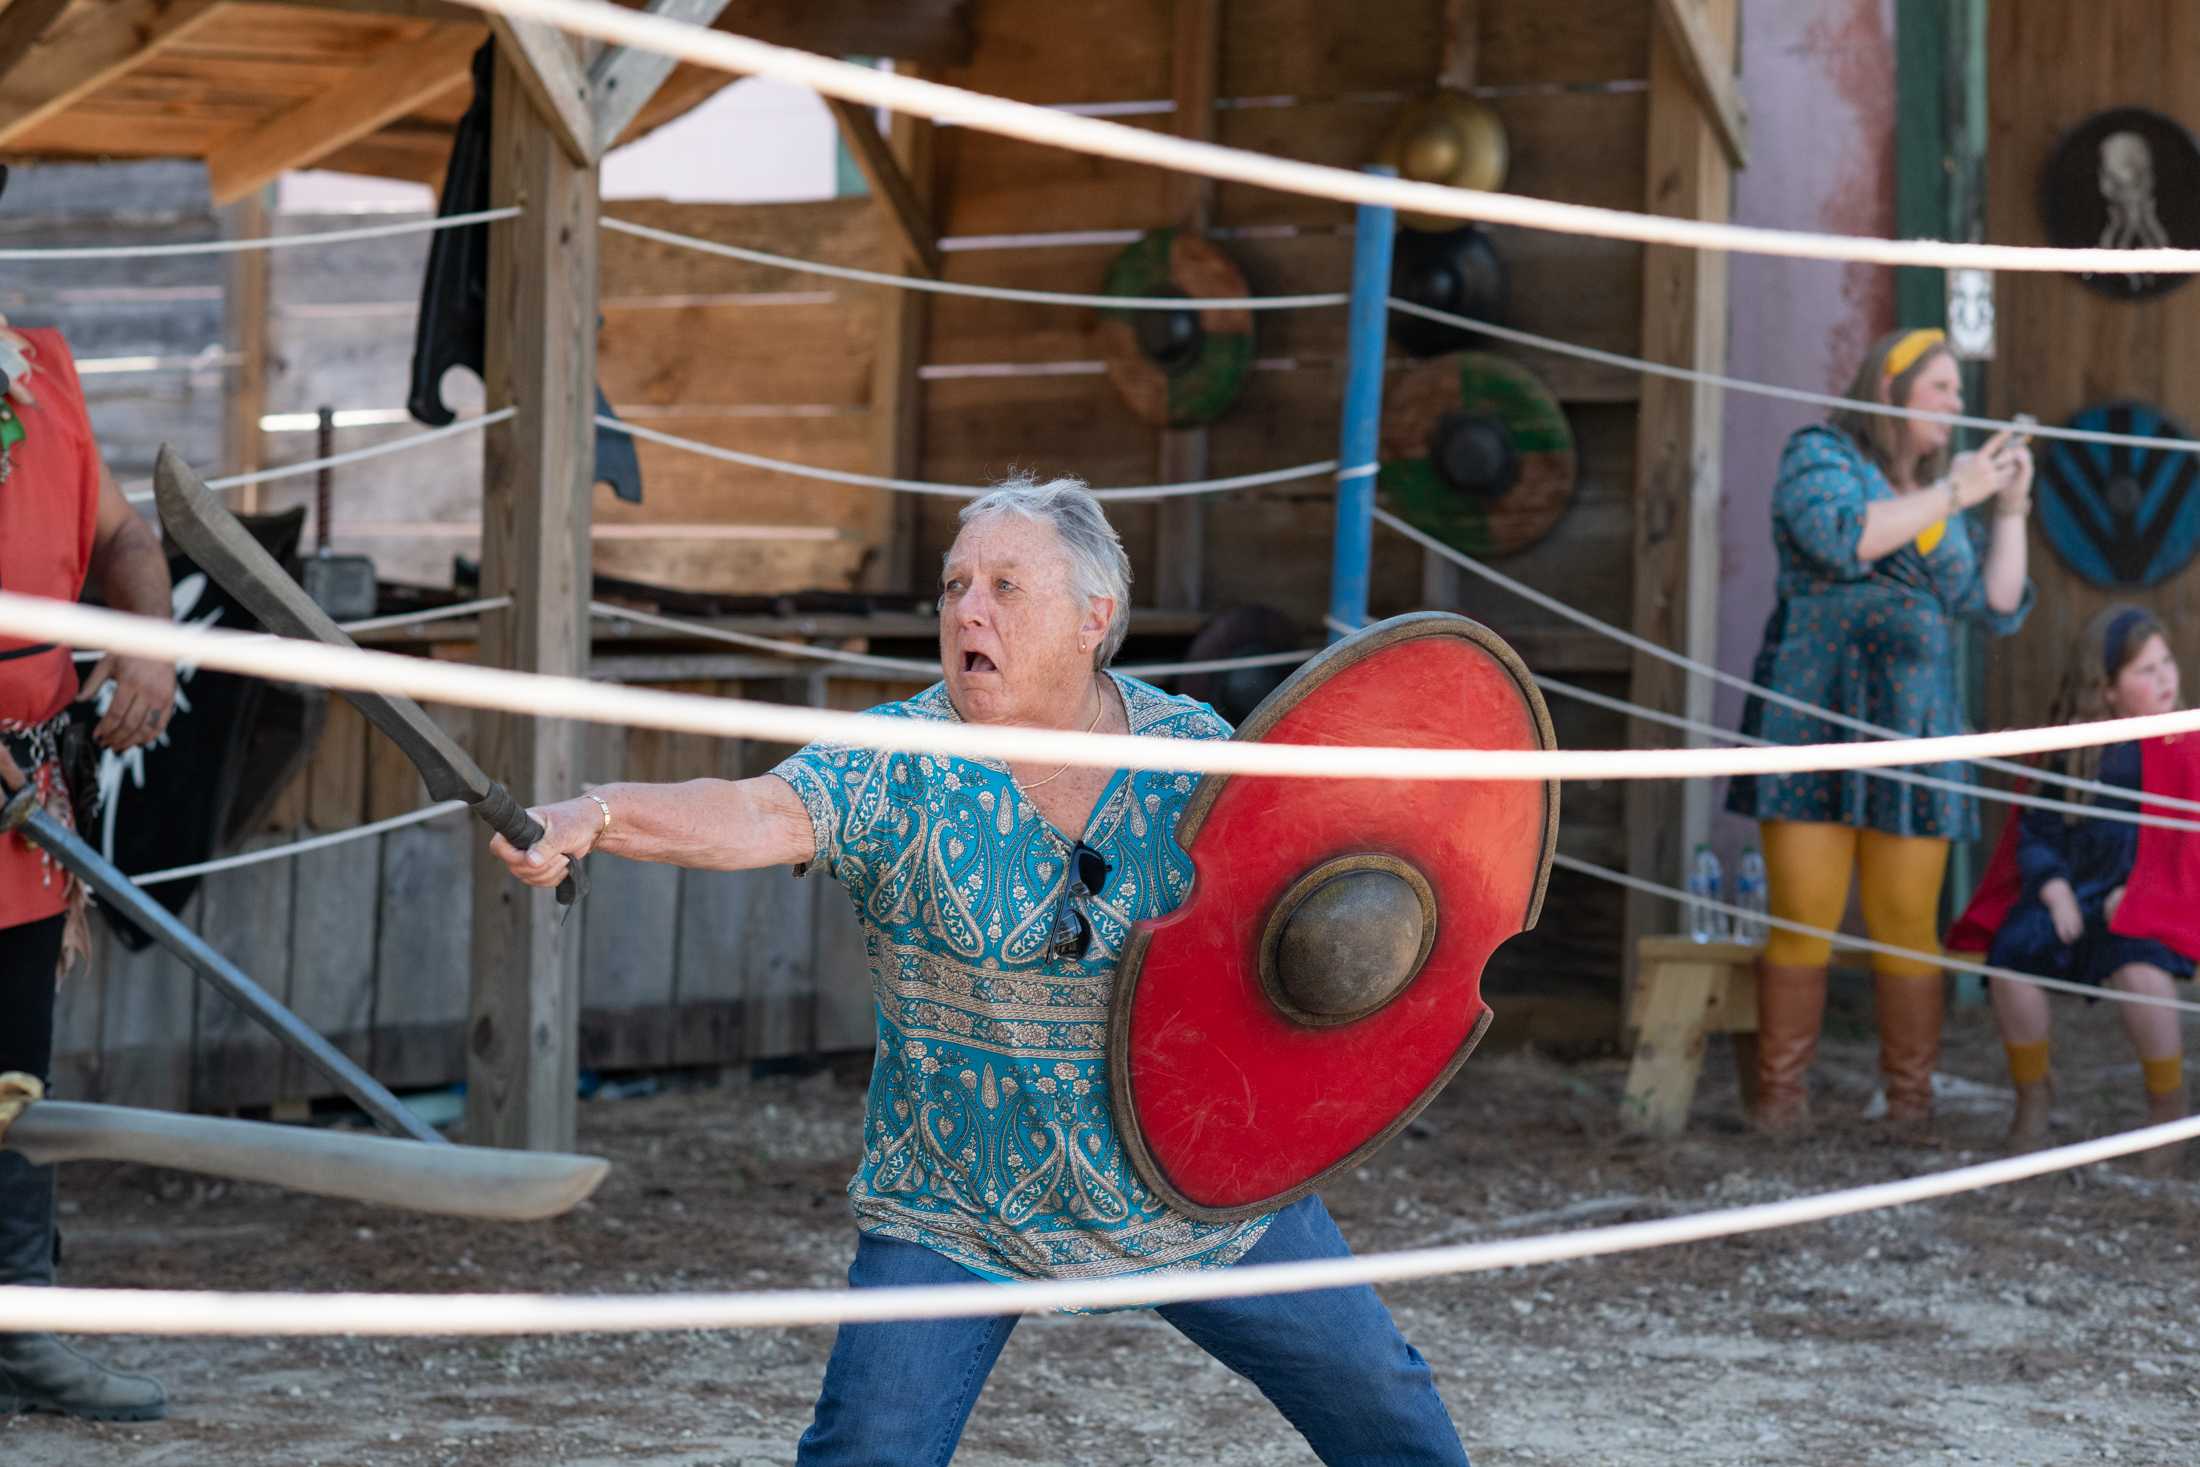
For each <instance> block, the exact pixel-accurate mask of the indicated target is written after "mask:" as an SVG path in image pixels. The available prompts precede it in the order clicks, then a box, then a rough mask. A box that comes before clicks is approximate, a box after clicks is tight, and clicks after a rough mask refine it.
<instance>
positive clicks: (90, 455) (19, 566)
mask: <svg viewBox="0 0 2200 1467" xmlns="http://www.w3.org/2000/svg"><path fill="white" fill-rule="evenodd" d="M22 335H23V336H25V337H27V338H28V339H29V340H30V343H31V345H32V347H33V348H35V351H36V355H34V356H33V357H32V358H31V375H30V378H29V384H28V385H29V387H30V390H31V392H32V393H33V394H34V395H35V396H36V397H37V398H38V405H37V406H36V407H32V408H25V407H22V406H21V405H20V404H17V405H15V411H16V413H17V414H18V416H19V417H20V418H21V419H22V423H23V441H22V442H20V443H17V444H16V445H15V446H14V447H13V448H12V449H11V450H10V452H9V458H10V462H11V464H12V465H13V467H12V468H11V469H10V471H9V474H8V479H7V482H6V483H4V484H0V589H5V590H8V591H13V592H17V593H20V594H24V595H31V596H50V597H53V598H54V599H55V600H59V601H74V600H76V599H77V597H78V596H79V595H80V594H82V592H83V589H84V578H85V576H86V575H88V574H89V573H90V571H91V566H92V541H93V535H94V533H95V527H96V526H97V524H98V520H99V480H100V464H99V450H98V449H97V447H96V446H95V445H94V443H93V440H92V424H91V419H90V418H89V416H87V414H86V413H85V409H84V389H83V387H82V386H81V385H80V384H79V383H78V381H77V376H76V363H75V361H74V360H72V359H71V357H70V356H69V348H68V344H67V343H66V342H64V341H63V340H62V338H61V333H60V332H58V331H52V330H30V331H24V332H23V333H22ZM32 647H33V644H31V643H27V642H25V641H24V640H23V639H22V638H20V637H9V636H4V635H0V724H15V725H25V726H28V725H33V724H38V723H43V722H45V721H46V720H47V719H49V718H51V717H53V716H54V715H55V714H56V713H59V712H60V711H61V710H62V709H63V708H65V707H67V706H68V705H69V702H70V700H71V699H73V698H75V697H76V690H77V677H76V668H75V665H74V663H73V662H72V661H71V660H70V657H69V649H68V648H66V647H46V648H44V649H43V650H30V649H31V648H32ZM66 902H67V883H66V882H65V881H63V880H62V876H61V873H60V872H58V871H55V870H54V869H53V868H52V867H51V866H49V865H48V864H47V862H46V861H45V859H44V858H43V856H42V855H41V854H40V853H39V852H38V851H37V850H36V849H34V848H33V847H32V846H31V845H30V843H29V842H28V841H26V840H24V839H23V838H22V837H21V836H9V837H6V838H4V839H0V927H13V926H16V925H18V924H20V923H24V922H36V921H39V920H41V919H43V918H46V917H51V916H53V915H55V914H56V913H58V912H60V911H61V910H62V909H63V907H64V906H65V905H66Z"/></svg>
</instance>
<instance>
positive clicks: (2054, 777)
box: [1346, 508, 2200, 812]
mask: <svg viewBox="0 0 2200 1467" xmlns="http://www.w3.org/2000/svg"><path fill="white" fill-rule="evenodd" d="M1374 517H1375V519H1376V521H1377V522H1378V523H1380V524H1384V525H1387V526H1389V527H1390V528H1391V529H1393V530H1396V531H1397V532H1398V533H1399V534H1401V535H1403V536H1405V537H1406V538H1407V539H1409V540H1411V541H1413V542H1414V543H1415V544H1417V545H1419V546H1421V548H1423V549H1424V550H1428V551H1430V552H1432V553H1434V554H1436V555H1440V556H1442V557H1443V558H1445V559H1446V560H1449V561H1451V562H1452V563H1453V564H1455V565H1457V566H1460V567H1461V568H1462V569H1465V570H1468V571H1472V572H1473V573H1474V574H1475V575H1478V576H1480V577H1481V578H1482V579H1484V580H1486V581H1488V582H1490V583H1491V584H1492V585H1495V586H1500V587H1502V588H1503V589H1505V590H1507V591H1510V592H1512V593H1513V594H1514V595H1516V596H1518V597H1520V598H1521V599H1523V600H1525V601H1528V602H1530V603H1531V604H1533V605H1536V606H1540V607H1542V608H1543V609H1544V610H1546V611H1548V612H1551V613H1552V614H1553V615H1556V616H1560V617H1563V618H1565V619H1566V620H1568V621H1570V622H1572V623H1574V624H1575V625H1576V626H1580V627H1586V628H1588V629H1589V630H1590V631H1593V632H1597V633H1599V634H1600V635H1603V636H1606V637H1609V638H1611V639H1612V640H1613V641H1615V642H1618V643H1620V644H1621V645H1622V646H1625V647H1629V648H1631V649H1633V650H1634V651H1637V652H1640V653H1642V654H1643V655H1644V656H1646V657H1654V658H1656V659H1657V660H1658V661H1660V662H1663V663H1666V664H1667V665H1668V666H1672V667H1678V668H1680V669H1682V670H1683V671H1685V672H1688V673H1690V674H1692V675H1693V676H1696V677H1705V678H1709V679H1711V680H1712V681H1713V682H1716V683H1719V684H1721V685H1723V686H1725V687H1730V688H1736V689H1739V690H1740V691H1742V692H1745V693H1752V694H1755V695H1756V696H1757V697H1760V698H1762V699H1764V700H1765V701H1766V702H1768V703H1777V704H1779V705H1780V706H1781V707H1783V708H1791V709H1794V710H1795V711H1796V712H1798V713H1807V714H1809V715H1811V716H1812V717H1814V718H1818V719H1822V720H1824V721H1825V722H1827V723H1830V724H1833V725H1834V726H1835V727H1837V728H1846V729H1850V730H1852V731H1854V732H1857V733H1864V734H1869V735H1871V736H1872V737H1873V738H1875V739H1886V740H1893V741H1899V740H1902V739H1903V737H1904V736H1903V735H1901V734H1898V733H1896V732H1895V731H1894V730H1893V729H1890V728H1885V727H1882V726H1880V725H1879V724H1876V723H1866V722H1865V721H1864V720H1862V719H1858V718H1851V717H1849V716H1848V715H1847V714H1845V713H1836V712H1834V711H1833V710H1832V709H1830V708H1821V707H1819V706H1818V705H1817V704H1815V703H1810V702H1806V701H1804V700H1803V699H1801V698H1795V697H1790V696H1789V695H1788V694H1786V693H1782V692H1779V691H1777V690H1776V689H1773V688H1767V687H1764V686H1762V685H1761V684H1758V683H1753V682H1751V681H1750V680H1749V679H1748V678H1745V677H1737V676H1736V675H1735V674H1733V673H1730V672H1727V671H1726V670H1724V669H1723V668H1717V667H1713V666H1711V665H1710V664H1708V663H1703V662H1698V661H1696V659H1694V658H1693V657H1688V656H1685V655H1683V654H1681V653H1679V652H1675V651H1673V650H1671V649H1670V648H1667V647H1662V646H1660V645H1658V644H1657V643H1656V642H1653V641H1651V640H1650V639H1649V638H1647V637H1642V636H1638V635H1636V634H1635V633H1633V632H1630V631H1628V630H1627V629H1626V628H1624V627H1618V626H1614V625H1613V624H1612V623H1610V622H1608V621H1605V620H1604V619H1603V618H1602V617H1598V616H1592V615H1591V614H1589V613H1588V612H1586V611H1582V610H1580V609H1579V608H1577V607H1574V606H1571V605H1569V604H1568V603H1566V602H1564V601H1561V600H1559V599H1558V598H1557V597H1555V596H1552V595H1549V594H1547V593H1545V592H1542V591H1538V590H1537V589H1536V588H1535V587H1533V586H1530V585H1528V584H1527V583H1525V582H1523V581H1517V580H1515V579H1513V578H1512V577H1511V576H1508V575H1506V574H1505V573H1504V572H1503V571H1500V570H1496V569H1494V568H1492V567H1490V566H1487V565H1484V564H1483V563H1482V562H1481V561H1479V560H1476V559H1475V558H1474V557H1472V556H1470V555H1466V554H1463V553H1461V552H1460V551H1457V550H1454V549H1452V547H1450V546H1449V545H1446V544H1444V543H1443V542H1442V541H1441V540H1438V539H1436V538H1435V537H1434V536H1431V535H1427V534H1424V533H1422V532H1421V531H1420V530H1417V529H1415V528H1414V527H1413V526H1412V525H1409V524H1407V523H1406V522H1405V521H1404V520H1402V519H1399V518H1398V517H1397V516H1396V515H1394V514H1392V513H1390V512H1389V511H1388V510H1385V509H1381V508H1378V509H1376V510H1375V511H1374ZM1346 630H1347V631H1349V630H1350V629H1349V628H1347V629H1346ZM2156 716H2158V717H2174V716H2176V715H2173V714H2163V715H2156ZM2070 726H2071V727H2075V726H2076V725H2070ZM2166 731H2167V730H2165V732H2166ZM1976 737H1982V736H1981V735H1973V734H1958V735H1953V736H1950V737H1949V738H1948V740H1947V741H1946V742H1940V741H1936V740H1929V739H1925V740H1915V741H1913V742H1915V743H1917V744H1920V745H1924V744H1931V745H1933V746H1934V747H1936V748H1940V749H1947V750H1950V751H1951V752H1948V753H1943V754H1940V755H1938V756H1937V757H1934V758H1923V759H1914V760H1888V761H1886V762H1887V763H1888V764H1897V763H1915V764H1932V763H1971V764H1979V765H1982V766H1984V767H1985V768H1988V769H1992V770H1995V771H1998V772H2000V773H2003V774H2008V775H2012V776H2014V777H2016V778H2018V779H2023V780H2029V781H2032V782H2034V783H2038V784H2051V785H2058V786H2060V787H2062V788H2064V789H2074V790H2083V791H2085V792H2086V793H2088V794H2098V795H2109V796H2112V797H2114V798H2116V799H2119V800H2129V799H2133V798H2134V797H2135V796H2136V798H2137V800H2138V801H2139V803H2142V804H2147V805H2156V806H2159V807H2161V808H2163V809H2166V810H2186V811H2193V812H2200V800H2183V799H2175V798H2172V797H2171V796H2168V795H2150V794H2146V793H2145V792H2143V791H2133V790H2128V789H2124V788H2121V787H2120V786H2117V785H2112V784H2103V783H2102V782H2101V781H2099V780H2097V779H2079V778H2077V777H2076V776H2073V775H2068V774H2062V773H2060V772H2058V771H2056V770H2052V769H2041V768H2035V767H2033V766H2031V765H2027V764H2012V763H2010V762H2009V761H2007V760H2006V759H2002V758H1999V757H1993V756H1982V755H1976V754H1972V753H1969V752H1963V753H1956V752H1952V751H1953V750H1956V749H1958V748H1961V749H1963V750H1966V751H1968V750H1970V749H1972V748H1974V747H1976V748H1984V747H1985V746H1984V745H1970V744H1965V743H1963V742H1962V740H1965V739H1970V738H1976ZM2130 737H2132V738H2147V737H2153V735H2149V734H2138V733H2134V734H2131V735H2130ZM2103 742H2109V743H2116V742H2121V740H2120V739H2107V740H2103ZM1764 747H1768V748H1770V747H1787V748H1802V747H1805V746H1804V745H1800V744H1794V745H1780V746H1774V745H1766V746H1764ZM1818 747H1819V748H1822V749H1831V748H1839V747H1843V746H1841V745H1835V744H1821V745H1818ZM2050 747H2053V748H2066V749H2067V748H2079V747H2083V745H2080V744H2058V745H2052V746H2051V745H2045V744H2043V745H2040V746H2039V749H2035V750H2031V751H2029V752H2040V751H2042V750H2045V749H2048V748H2050ZM1819 767H1820V768H1822V769H1829V770H1830V769H1836V768H1841V769H1847V768H1861V767H1864V766H1861V765H1855V766H1852V765H1847V764H1834V763H1827V764H1824V765H1822V766H1819ZM1798 772H1800V771H1798ZM1974 793H1977V792H1974ZM2089 808H2090V807H2089Z"/></svg>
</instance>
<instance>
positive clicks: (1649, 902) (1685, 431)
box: [1623, 0, 1737, 963]
mask: <svg viewBox="0 0 2200 1467" xmlns="http://www.w3.org/2000/svg"><path fill="white" fill-rule="evenodd" d="M1736 14H1737V4H1736V0H1711V3H1709V4H1707V5H1706V6H1705V7H1704V10H1703V21H1704V24H1705V26H1706V27H1707V28H1708V31H1709V34H1710V35H1712V36H1713V37H1715V38H1716V43H1717V50H1718V55H1719V57H1720V58H1721V64H1722V65H1723V66H1724V67H1725V68H1726V69H1727V70H1728V71H1731V70H1732V69H1733V60H1732V58H1733V55H1734V46H1735V36H1736ZM1648 134H1649V137H1648V145H1647V158H1646V168H1647V175H1648V200H1647V203H1648V207H1649V210H1650V212H1651V213H1653V214H1666V215H1673V216H1676V217H1679V218H1684V219H1712V220H1724V219H1725V218H1727V217H1728V214H1729V212H1730V210H1729V205H1730V201H1731V197H1732V192H1733V170H1732V168H1731V166H1730V165H1729V163H1728V161H1727V153H1726V148H1725V144H1724V143H1723V142H1722V138H1721V132H1720V129H1719V127H1718V125H1717V123H1716V122H1715V121H1714V119H1713V118H1711V117H1710V116H1708V115H1706V111H1705V109H1704V107H1703V105H1702V104H1701V102H1700V101H1699V99H1698V96H1697V93H1696V91H1695V90H1694V89H1693V88H1692V87H1691V85H1690V80H1689V71H1688V68H1687V67H1686V65H1685V64H1684V62H1683V60H1682V58H1681V57H1680V56H1679V55H1678V53H1677V48H1676V45H1675V42H1674V39H1673V37H1672V36H1671V35H1670V34H1669V33H1668V31H1667V30H1666V29H1665V28H1663V27H1654V28H1653V29H1652V31H1651V35H1650V118H1649V126H1648ZM1642 300H1643V306H1642V310H1643V318H1642V354H1643V355H1644V356H1645V357H1647V358H1649V359H1650V360H1651V361H1657V362H1670V363H1673V364H1675V365H1677V366H1686V367H1695V368H1698V369H1701V370H1704V371H1712V372H1716V371H1719V370H1721V369H1722V368H1723V367H1724V365H1725V361H1726V257H1725V256H1724V255H1722V254H1720V253H1718V252H1717V251H1715V250H1684V249H1672V248H1665V247H1657V246H1653V247H1650V248H1647V249H1645V250H1644V252H1643V292H1642ZM1719 426H1720V397H1719V394H1718V393H1717V392H1716V391H1713V390H1711V389H1709V388H1699V387H1696V386H1694V385H1692V384H1685V383H1678V382H1671V381H1668V380H1666V379H1664V378H1661V377H1645V378H1644V379H1643V387H1642V405H1641V410H1640V416H1639V419H1638V425H1637V430H1636V439H1635V628H1634V629H1635V631H1636V632H1637V633H1639V634H1640V635H1642V636H1644V637H1647V638H1649V639H1650V640H1651V641H1653V642H1657V643H1659V644H1661V645H1663V646H1666V647H1671V648H1674V649H1675V650H1677V651H1680V652H1684V653H1686V654H1688V655H1689V656H1690V657H1693V658H1695V659H1697V660H1698V661H1700V662H1706V663H1714V662H1716V661H1717V659H1718V630H1719V624H1718V567H1719V472H1720V464H1719ZM1711 692H1712V689H1711V684H1710V682H1709V681H1708V680H1706V679H1704V678H1701V677H1691V676H1690V675H1688V674H1686V673H1683V672H1682V671H1680V670H1679V669H1678V668H1675V667H1672V666H1670V665H1668V664H1666V663H1664V662H1660V661H1658V660H1656V659H1654V658H1650V657H1645V656H1643V655H1642V654H1640V653H1637V654H1635V657H1634V665H1633V670H1632V677H1631V679H1630V683H1629V693H1628V696H1629V697H1631V698H1632V699H1633V700H1634V701H1635V702H1637V703H1641V704H1644V705H1646V706H1648V707H1651V708H1662V709H1666V710H1669V711H1673V712H1678V713H1684V714H1686V715H1687V716H1689V717H1691V718H1695V719H1699V720H1703V721H1709V719H1710V716H1711ZM1664 737H1665V736H1664V735H1662V734H1660V733H1659V732H1658V731H1657V730H1655V729H1652V728H1650V727H1648V726H1647V725H1644V724H1642V723H1639V722H1638V723H1636V724H1634V725H1633V727H1632V729H1631V731H1630V741H1631V742H1632V743H1634V744H1635V745H1637V746H1638V747H1640V746H1655V745H1657V744H1659V743H1661V742H1663V740H1664ZM1690 742H1691V743H1699V742H1701V741H1700V740H1699V739H1694V738H1692V739H1690ZM1712 794H1713V784H1712V782H1711V781H1708V780H1687V781H1672V780H1638V781H1633V782H1631V783H1629V785H1628V786H1627V858H1628V859H1627V864H1628V870H1629V871H1631V872H1633V873H1634V874H1635V875H1636V876H1638V877H1642V878H1644V879H1647V880H1651V881H1659V882H1665V883H1668V884H1672V885H1678V884H1679V882H1680V879H1681V875H1682V872H1681V866H1682V862H1683V860H1684V858H1685V857H1686V855H1687V853H1688V852H1689V851H1691V850H1692V849H1694V847H1695V844H1696V842H1698V841H1700V840H1703V839H1704V838H1705V837H1706V836H1707V835H1708V833H1709V831H1710V828H1711V797H1712ZM1670 916H1671V914H1670V912H1669V911H1668V909H1667V905H1666V903H1665V901H1664V899H1662V898H1659V897H1651V896H1645V895H1642V894H1640V893H1634V892H1630V893H1629V894H1628V897H1627V922H1626V937H1625V947H1624V949H1623V951H1624V952H1625V954H1626V961H1628V962H1629V963H1632V962H1633V961H1634V955H1635V953H1636V951H1637V948H1638V943H1639V939H1640V938H1642V937H1643V936H1645V935H1647V934H1650V933H1655V932H1657V931H1659V930H1661V928H1662V927H1663V926H1664V925H1665V924H1667V923H1668V922H1669V921H1670Z"/></svg>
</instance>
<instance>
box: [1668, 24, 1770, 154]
mask: <svg viewBox="0 0 2200 1467" xmlns="http://www.w3.org/2000/svg"><path fill="white" fill-rule="evenodd" d="M1658 23H1659V24H1660V25H1662V26H1663V27H1664V28H1665V34H1666V35H1667V37H1668V38H1670V39H1671V40H1672V42H1673V49H1674V51H1676V52H1677V53H1678V54H1679V56H1680V62H1681V71H1682V72H1683V74H1685V75H1686V76H1687V78H1688V86H1689V89H1690V90H1691V91H1693V92H1694V93H1695V94H1696V100H1697V102H1698V103H1699V104H1701V105H1702V107H1703V111H1704V116H1705V117H1706V118H1708V119H1709V120H1710V122H1711V126H1712V130H1713V131H1714V132H1716V133H1717V134H1718V136H1719V146H1720V148H1721V149H1723V150H1724V151H1725V153H1726V160H1727V162H1728V163H1729V164H1731V165H1732V166H1733V167H1736V168H1747V167H1748V166H1749V109H1748V107H1747V106H1746V105H1744V103H1743V102H1742V89H1741V86H1740V84H1739V83H1737V82H1736V81H1735V79H1734V68H1733V67H1732V66H1731V65H1727V64H1725V63H1723V62H1722V61H1721V60H1720V57H1721V56H1722V54H1724V53H1722V52H1721V51H1720V49H1719V46H1718V43H1717V42H1716V41H1715V40H1714V39H1713V37H1712V34H1711V22H1710V20H1709V18H1708V17H1707V16H1706V15H1705V14H1704V7H1703V0H1658Z"/></svg>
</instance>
